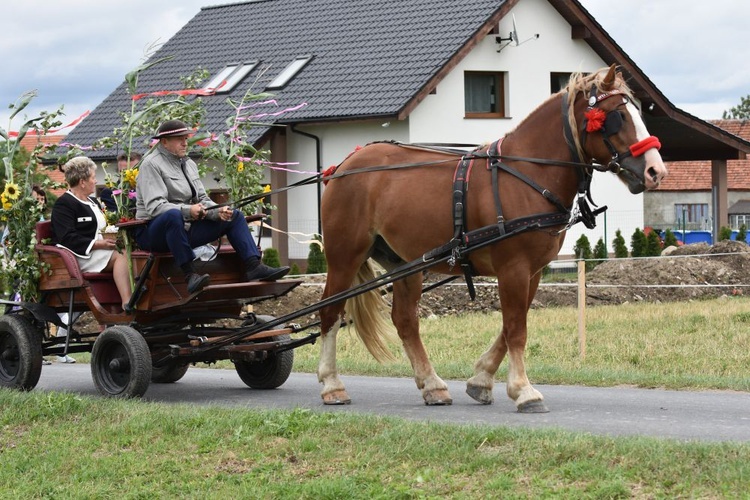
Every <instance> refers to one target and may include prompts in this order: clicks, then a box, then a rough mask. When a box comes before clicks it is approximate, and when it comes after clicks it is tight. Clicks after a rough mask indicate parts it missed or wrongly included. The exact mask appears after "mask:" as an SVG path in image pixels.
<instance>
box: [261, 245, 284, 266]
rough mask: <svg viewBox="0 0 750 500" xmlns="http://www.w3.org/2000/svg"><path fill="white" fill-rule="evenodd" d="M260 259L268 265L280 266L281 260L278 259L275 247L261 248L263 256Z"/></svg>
mask: <svg viewBox="0 0 750 500" xmlns="http://www.w3.org/2000/svg"><path fill="white" fill-rule="evenodd" d="M261 261H262V262H263V263H264V264H265V265H267V266H270V267H279V266H281V260H279V251H278V250H276V249H275V248H266V249H265V250H263V258H262V259H261Z"/></svg>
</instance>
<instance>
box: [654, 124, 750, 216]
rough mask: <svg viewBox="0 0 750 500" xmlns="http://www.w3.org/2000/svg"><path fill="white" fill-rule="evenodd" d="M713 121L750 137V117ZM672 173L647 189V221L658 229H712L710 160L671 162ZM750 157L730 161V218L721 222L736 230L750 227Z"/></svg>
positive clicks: (712, 208) (745, 136) (728, 208)
mask: <svg viewBox="0 0 750 500" xmlns="http://www.w3.org/2000/svg"><path fill="white" fill-rule="evenodd" d="M710 123H711V124H713V125H716V126H717V127H719V128H721V129H722V130H725V131H727V132H729V133H731V134H733V135H736V136H737V137H740V138H741V139H744V140H746V141H750V120H712V121H711V122H710ZM667 168H668V169H669V177H667V178H666V179H665V180H664V182H663V183H662V184H661V186H659V189H657V190H655V191H651V192H648V193H645V195H644V199H643V208H644V222H645V224H646V225H647V226H652V227H655V228H658V229H662V230H664V229H672V230H677V229H687V230H704V231H711V230H712V228H713V226H714V211H715V210H714V207H713V197H712V182H711V177H712V176H711V162H710V161H684V162H669V163H668V164H667ZM749 171H750V160H748V159H739V160H729V161H727V170H726V178H727V181H726V184H727V203H726V205H725V208H726V210H727V213H728V215H729V219H728V220H727V219H726V218H724V219H722V220H721V223H720V225H721V226H729V227H730V228H731V229H733V230H737V229H739V227H740V226H741V225H742V224H745V225H746V226H748V227H750V176H749V175H748V172H749Z"/></svg>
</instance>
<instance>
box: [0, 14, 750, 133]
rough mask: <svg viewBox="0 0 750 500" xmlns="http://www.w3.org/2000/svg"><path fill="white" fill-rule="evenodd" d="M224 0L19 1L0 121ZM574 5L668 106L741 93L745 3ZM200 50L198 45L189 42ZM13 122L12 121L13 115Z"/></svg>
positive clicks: (697, 108) (83, 87) (81, 92)
mask: <svg viewBox="0 0 750 500" xmlns="http://www.w3.org/2000/svg"><path fill="white" fill-rule="evenodd" d="M232 2H233V0H180V1H179V2H159V1H153V0H150V1H146V0H107V1H105V2H102V1H101V0H58V1H56V2H50V1H49V0H24V1H20V2H19V1H14V2H7V3H6V4H5V5H4V6H3V16H2V17H1V18H0V33H2V38H1V39H0V51H1V52H2V54H3V58H2V78H0V126H2V127H3V128H6V129H7V127H8V116H9V112H8V109H7V106H8V105H9V104H11V103H12V102H14V101H15V100H16V98H17V97H18V96H19V95H20V94H21V93H22V92H24V91H26V90H31V89H36V90H37V91H38V93H39V96H38V97H37V98H36V99H35V100H34V105H33V106H32V107H30V108H28V112H27V114H28V115H29V116H36V114H37V113H38V111H39V110H47V111H52V110H54V109H56V108H57V107H58V106H59V105H61V104H64V105H65V112H66V117H65V120H68V121H69V120H73V119H74V118H76V117H78V116H79V115H80V114H82V113H83V112H84V111H86V110H93V109H94V108H95V107H96V105H97V104H99V103H100V102H101V101H102V100H103V99H104V98H105V97H106V96H107V95H108V94H109V93H110V92H111V91H112V90H114V88H115V87H116V86H117V85H118V84H119V83H120V82H121V81H122V80H123V78H124V75H125V74H126V73H127V72H128V71H129V70H131V69H133V68H134V67H136V66H137V65H138V64H139V63H140V62H142V61H143V58H144V56H145V54H146V53H147V49H148V47H149V46H151V45H153V44H155V43H163V42H165V41H167V40H168V39H169V38H170V37H171V36H172V35H173V34H174V33H176V32H177V31H178V30H179V29H180V28H181V27H182V26H183V25H184V24H185V23H187V22H188V21H189V20H190V19H191V18H192V17H193V16H195V15H196V14H197V13H198V12H199V10H200V7H202V6H206V5H215V4H223V3H232ZM582 4H583V5H584V7H585V8H586V9H588V10H589V12H591V14H592V15H593V16H594V17H595V18H596V19H597V21H598V22H599V23H600V24H601V25H602V26H603V27H604V29H605V30H607V31H608V32H609V33H610V35H611V36H612V37H613V38H614V40H615V41H616V42H617V43H618V44H619V45H620V47H622V48H623V49H624V50H625V52H626V53H627V54H628V55H629V56H630V57H631V59H633V60H634V61H635V63H636V64H637V65H638V66H639V67H640V68H641V69H642V70H643V71H644V72H645V73H646V75H647V76H648V77H649V78H650V79H651V80H652V81H653V82H654V83H655V84H656V86H657V87H658V88H659V89H660V90H661V91H662V92H663V93H664V94H665V95H666V96H667V98H668V99H669V100H670V101H671V102H672V103H674V104H675V105H676V106H678V107H680V108H682V109H684V110H685V111H687V112H689V113H692V114H694V115H696V116H698V117H700V118H704V119H714V118H720V117H721V114H722V111H724V110H726V109H729V108H730V107H732V106H735V105H737V104H738V103H739V102H740V98H741V97H742V96H746V95H748V94H750V65H748V64H747V61H748V60H750V57H749V56H750V43H748V42H750V35H749V34H748V33H749V31H748V29H747V20H748V19H750V2H744V1H739V0H712V1H711V2H705V1H702V0H701V1H699V0H620V1H614V0H582ZM196 50H200V47H196ZM13 125H14V127H13V128H17V127H18V126H19V125H20V120H19V119H18V118H16V119H15V120H14V122H13Z"/></svg>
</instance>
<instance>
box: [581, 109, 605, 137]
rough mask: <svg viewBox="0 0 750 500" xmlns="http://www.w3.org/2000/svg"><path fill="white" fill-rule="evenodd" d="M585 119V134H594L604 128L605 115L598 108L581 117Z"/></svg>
mask: <svg viewBox="0 0 750 500" xmlns="http://www.w3.org/2000/svg"><path fill="white" fill-rule="evenodd" d="M583 117H584V118H586V132H596V131H598V130H601V129H603V128H604V120H605V119H606V118H607V114H606V113H605V112H604V111H602V110H601V109H599V108H593V109H590V110H588V111H586V113H585V114H584V115H583Z"/></svg>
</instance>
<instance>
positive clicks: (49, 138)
mask: <svg viewBox="0 0 750 500" xmlns="http://www.w3.org/2000/svg"><path fill="white" fill-rule="evenodd" d="M65 138H66V136H65V134H47V135H36V134H27V135H26V136H24V138H23V139H21V147H22V148H23V149H25V150H26V151H28V152H29V153H31V152H33V151H34V149H35V148H36V147H37V146H38V145H39V144H41V145H43V147H44V148H45V149H46V146H56V145H58V144H60V143H61V142H63V141H64V140H65ZM42 151H44V149H43V150H42ZM44 173H45V174H46V175H47V176H48V177H49V178H50V179H52V180H53V181H55V182H60V183H62V184H64V183H65V174H63V173H62V172H61V171H60V170H57V169H55V170H47V171H45V172H44ZM64 192H65V189H54V190H52V194H54V195H55V196H60V195H61V194H63V193H64Z"/></svg>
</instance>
